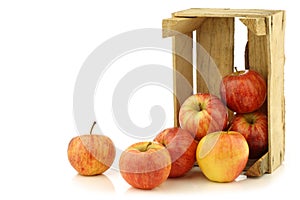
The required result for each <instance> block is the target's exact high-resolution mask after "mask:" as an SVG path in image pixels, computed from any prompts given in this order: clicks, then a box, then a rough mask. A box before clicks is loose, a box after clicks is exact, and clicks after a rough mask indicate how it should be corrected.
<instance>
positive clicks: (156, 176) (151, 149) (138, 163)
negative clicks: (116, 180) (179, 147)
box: [119, 141, 171, 190]
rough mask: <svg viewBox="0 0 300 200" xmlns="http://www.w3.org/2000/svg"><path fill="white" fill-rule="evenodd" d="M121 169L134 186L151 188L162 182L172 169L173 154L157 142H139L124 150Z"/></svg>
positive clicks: (145, 188) (122, 173)
mask: <svg viewBox="0 0 300 200" xmlns="http://www.w3.org/2000/svg"><path fill="white" fill-rule="evenodd" d="M119 169H120V173H121V175H122V177H123V178H124V180H125V181H126V182H127V183H128V184H130V185H131V186H132V187H135V188H139V189H144V190H151V189H153V188H155V187H157V186H159V185H160V184H162V183H163V182H164V181H165V180H166V179H167V178H168V176H169V174H170V171H171V156H170V154H169V152H168V150H167V149H166V148H165V147H164V146H163V145H161V144H159V143H157V142H146V141H145V142H138V143H135V144H132V145H131V146H129V147H128V148H127V149H126V150H125V151H123V152H122V154H121V156H120V160H119Z"/></svg>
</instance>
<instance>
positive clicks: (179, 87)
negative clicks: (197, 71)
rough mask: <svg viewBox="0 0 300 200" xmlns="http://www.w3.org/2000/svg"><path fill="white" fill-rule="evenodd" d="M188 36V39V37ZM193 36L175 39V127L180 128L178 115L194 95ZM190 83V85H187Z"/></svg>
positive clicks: (187, 34)
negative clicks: (185, 102)
mask: <svg viewBox="0 0 300 200" xmlns="http://www.w3.org/2000/svg"><path fill="white" fill-rule="evenodd" d="M187 36H188V37H187ZM192 37H193V34H192V32H190V33H186V35H176V36H174V37H173V70H174V74H173V84H174V85H173V88H174V91H173V93H174V126H175V127H178V126H179V120H178V113H179V109H180V106H181V105H182V103H183V102H184V101H185V100H186V99H187V98H188V97H189V96H191V95H192V94H193V64H192V63H193V48H192V47H193V40H192ZM186 82H187V83H189V84H186Z"/></svg>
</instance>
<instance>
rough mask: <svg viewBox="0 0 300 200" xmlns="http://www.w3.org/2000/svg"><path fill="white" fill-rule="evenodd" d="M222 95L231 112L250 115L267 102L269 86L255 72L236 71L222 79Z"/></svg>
mask: <svg viewBox="0 0 300 200" xmlns="http://www.w3.org/2000/svg"><path fill="white" fill-rule="evenodd" d="M220 93H221V98H222V100H223V101H224V102H225V103H226V104H227V107H228V108H229V109H230V110H232V111H234V112H237V113H249V112H253V111H256V110H258V109H259V108H260V107H261V106H262V105H263V103H264V102H265V99H266V95H267V85H266V81H265V80H264V78H263V77H262V76H261V75H260V74H259V73H258V72H256V71H254V70H244V71H236V72H233V73H232V74H229V75H227V76H225V77H224V78H223V79H222V82H221V85H220Z"/></svg>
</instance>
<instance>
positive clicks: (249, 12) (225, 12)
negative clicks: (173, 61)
mask: <svg viewBox="0 0 300 200" xmlns="http://www.w3.org/2000/svg"><path fill="white" fill-rule="evenodd" d="M279 12H281V10H264V9H229V8H190V9H187V10H182V11H178V12H175V13H173V16H175V17H265V16H271V15H273V14H275V13H279Z"/></svg>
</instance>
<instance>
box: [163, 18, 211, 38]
mask: <svg viewBox="0 0 300 200" xmlns="http://www.w3.org/2000/svg"><path fill="white" fill-rule="evenodd" d="M204 20H205V18H198V17H197V18H181V17H173V18H168V19H164V20H163V21H162V28H163V30H162V34H163V37H170V36H175V35H178V33H177V32H179V33H190V32H192V31H194V30H196V29H197V28H198V27H199V26H200V25H201V24H202V22H203V21H204Z"/></svg>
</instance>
